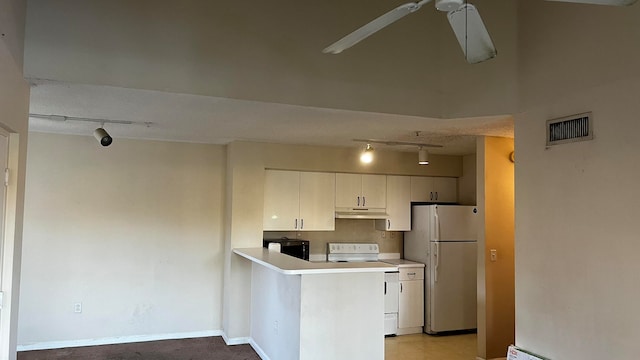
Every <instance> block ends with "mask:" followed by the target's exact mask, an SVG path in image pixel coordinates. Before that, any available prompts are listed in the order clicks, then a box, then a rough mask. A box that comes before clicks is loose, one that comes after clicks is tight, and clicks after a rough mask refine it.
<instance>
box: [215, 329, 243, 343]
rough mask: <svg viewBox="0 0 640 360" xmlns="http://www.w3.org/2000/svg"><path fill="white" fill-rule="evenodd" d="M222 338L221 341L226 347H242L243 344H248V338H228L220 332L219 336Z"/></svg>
mask: <svg viewBox="0 0 640 360" xmlns="http://www.w3.org/2000/svg"><path fill="white" fill-rule="evenodd" d="M220 335H221V336H222V339H223V340H224V343H225V344H227V345H244V344H249V340H250V339H249V337H247V336H244V337H236V338H230V337H228V336H227V334H226V333H225V332H224V331H222V333H221V334H220Z"/></svg>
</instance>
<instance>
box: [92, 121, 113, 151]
mask: <svg viewBox="0 0 640 360" xmlns="http://www.w3.org/2000/svg"><path fill="white" fill-rule="evenodd" d="M103 126H104V125H103ZM93 137H94V138H96V140H98V142H99V143H100V145H102V146H109V145H111V143H112V142H113V138H112V137H111V135H109V133H108V132H107V130H105V129H104V128H102V127H99V128H97V129H95V130H94V131H93Z"/></svg>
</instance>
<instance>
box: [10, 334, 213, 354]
mask: <svg viewBox="0 0 640 360" xmlns="http://www.w3.org/2000/svg"><path fill="white" fill-rule="evenodd" d="M222 335H223V333H222V330H205V331H192V332H182V333H173V334H154V335H133V336H116V337H108V338H100V339H81V340H66V341H47V342H41V343H35V344H26V345H18V349H17V350H18V351H31V350H49V349H63V348H72V347H82V346H96V345H113V344H126V343H136V342H144V341H158V340H176V339H189V338H201V337H210V336H222Z"/></svg>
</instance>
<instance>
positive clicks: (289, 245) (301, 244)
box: [262, 238, 309, 261]
mask: <svg viewBox="0 0 640 360" xmlns="http://www.w3.org/2000/svg"><path fill="white" fill-rule="evenodd" d="M270 243H279V244H280V252H281V253H283V254H287V255H291V256H295V257H297V258H299V259H302V260H307V261H309V240H299V239H288V238H282V239H264V240H262V246H264V247H266V248H268V247H269V244H270Z"/></svg>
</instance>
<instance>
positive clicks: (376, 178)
mask: <svg viewBox="0 0 640 360" xmlns="http://www.w3.org/2000/svg"><path fill="white" fill-rule="evenodd" d="M362 198H363V200H362V203H361V204H360V205H362V206H363V207H367V208H381V209H384V208H386V207H387V176H386V175H362Z"/></svg>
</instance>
